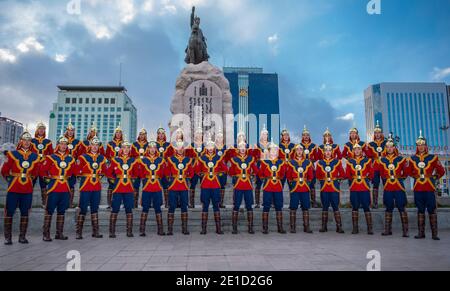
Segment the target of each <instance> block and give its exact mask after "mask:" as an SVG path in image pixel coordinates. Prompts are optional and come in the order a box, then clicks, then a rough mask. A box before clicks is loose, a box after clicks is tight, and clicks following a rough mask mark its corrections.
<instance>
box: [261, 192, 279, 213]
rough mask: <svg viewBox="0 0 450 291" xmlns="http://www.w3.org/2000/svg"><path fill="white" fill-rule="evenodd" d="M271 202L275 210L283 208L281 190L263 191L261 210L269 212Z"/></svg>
mask: <svg viewBox="0 0 450 291" xmlns="http://www.w3.org/2000/svg"><path fill="white" fill-rule="evenodd" d="M272 202H273V204H274V205H275V211H282V210H283V192H268V191H264V192H263V212H269V211H270V208H271V207H272Z"/></svg>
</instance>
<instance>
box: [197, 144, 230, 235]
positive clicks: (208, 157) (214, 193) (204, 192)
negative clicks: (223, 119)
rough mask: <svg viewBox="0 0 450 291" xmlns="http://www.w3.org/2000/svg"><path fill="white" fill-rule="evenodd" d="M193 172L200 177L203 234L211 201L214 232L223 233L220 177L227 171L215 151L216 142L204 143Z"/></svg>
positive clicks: (206, 225) (203, 233) (205, 230)
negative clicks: (214, 224) (204, 146)
mask: <svg viewBox="0 0 450 291" xmlns="http://www.w3.org/2000/svg"><path fill="white" fill-rule="evenodd" d="M195 172H196V173H197V175H198V176H199V177H200V188H201V193H200V200H201V202H202V207H203V209H202V231H201V233H200V234H202V235H205V234H206V232H207V227H208V211H209V204H210V203H212V206H213V211H214V221H215V223H216V233H217V234H223V231H222V222H221V219H220V207H219V206H220V186H221V185H220V177H221V176H224V175H226V174H227V172H228V168H227V166H226V165H225V163H224V161H223V159H222V157H220V156H219V155H218V154H217V153H216V144H215V142H214V141H212V140H211V139H210V140H208V141H207V143H206V151H205V153H204V154H202V155H201V156H200V157H199V159H198V161H197V165H196V169H195Z"/></svg>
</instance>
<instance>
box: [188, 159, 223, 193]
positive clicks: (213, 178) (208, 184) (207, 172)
mask: <svg viewBox="0 0 450 291" xmlns="http://www.w3.org/2000/svg"><path fill="white" fill-rule="evenodd" d="M227 172H228V168H227V166H226V165H225V163H224V161H223V160H222V157H220V156H219V155H217V154H216V153H213V154H212V155H210V154H208V153H207V152H206V153H204V154H203V155H202V156H200V157H199V159H198V160H197V164H196V166H195V173H196V174H197V175H199V176H200V177H202V178H201V184H200V187H201V188H202V189H220V188H221V187H220V181H219V176H222V175H226V173H227Z"/></svg>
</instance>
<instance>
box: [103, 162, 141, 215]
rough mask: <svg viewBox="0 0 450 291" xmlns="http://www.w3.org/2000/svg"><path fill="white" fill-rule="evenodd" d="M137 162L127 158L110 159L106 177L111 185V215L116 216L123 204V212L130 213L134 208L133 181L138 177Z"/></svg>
mask: <svg viewBox="0 0 450 291" xmlns="http://www.w3.org/2000/svg"><path fill="white" fill-rule="evenodd" d="M139 171H140V166H139V161H138V160H136V159H135V158H132V157H128V156H123V155H122V156H118V157H115V158H112V159H111V161H110V165H109V167H108V170H107V175H106V176H107V177H108V179H109V180H110V184H111V185H112V193H113V197H112V203H111V208H112V211H111V212H112V213H114V214H117V213H119V210H120V205H121V204H122V203H123V205H124V207H125V212H126V213H127V214H130V213H132V210H133V206H134V195H133V194H134V187H133V179H135V178H136V177H138V176H139Z"/></svg>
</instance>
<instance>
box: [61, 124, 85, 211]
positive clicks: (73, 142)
mask: <svg viewBox="0 0 450 291" xmlns="http://www.w3.org/2000/svg"><path fill="white" fill-rule="evenodd" d="M64 136H65V137H66V138H67V140H68V145H67V148H68V149H69V156H72V157H73V158H74V159H75V160H76V159H78V156H79V155H80V148H81V142H80V140H78V139H76V138H75V127H74V126H73V124H72V120H70V119H69V124H68V125H67V127H66V132H65V133H64ZM76 183H77V178H76V176H75V175H74V176H72V177H70V178H69V187H70V199H69V207H70V208H73V207H74V206H73V198H74V196H75V184H76Z"/></svg>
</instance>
